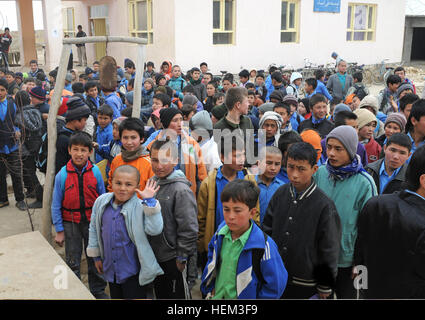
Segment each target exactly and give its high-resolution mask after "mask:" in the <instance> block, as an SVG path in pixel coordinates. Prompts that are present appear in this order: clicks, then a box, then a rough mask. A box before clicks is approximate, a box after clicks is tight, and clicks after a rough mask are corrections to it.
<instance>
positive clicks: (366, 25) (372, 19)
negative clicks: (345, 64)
mask: <svg viewBox="0 0 425 320" xmlns="http://www.w3.org/2000/svg"><path fill="white" fill-rule="evenodd" d="M375 30H376V5H375V4H359V3H349V4H348V16H347V41H374V40H375Z"/></svg>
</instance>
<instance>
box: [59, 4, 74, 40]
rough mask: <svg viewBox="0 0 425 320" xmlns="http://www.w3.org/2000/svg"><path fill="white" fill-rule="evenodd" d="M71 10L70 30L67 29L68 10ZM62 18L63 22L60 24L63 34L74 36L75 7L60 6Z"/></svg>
mask: <svg viewBox="0 0 425 320" xmlns="http://www.w3.org/2000/svg"><path fill="white" fill-rule="evenodd" d="M70 9H71V11H72V30H68V29H67V28H68V10H70ZM62 18H63V21H64V22H65V23H64V24H63V25H62V26H63V28H62V29H63V30H62V32H63V35H64V36H66V35H68V36H69V37H70V38H75V37H76V35H77V31H75V29H76V28H75V8H74V7H67V8H62Z"/></svg>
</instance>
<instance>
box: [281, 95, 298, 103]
mask: <svg viewBox="0 0 425 320" xmlns="http://www.w3.org/2000/svg"><path fill="white" fill-rule="evenodd" d="M282 102H284V103H287V104H295V105H298V99H297V97H295V96H294V95H292V94H287V95H286V96H285V97H284V98H283V100H282Z"/></svg>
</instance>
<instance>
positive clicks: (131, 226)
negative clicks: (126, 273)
mask: <svg viewBox="0 0 425 320" xmlns="http://www.w3.org/2000/svg"><path fill="white" fill-rule="evenodd" d="M113 196H114V194H113V193H105V194H103V195H101V196H100V197H99V198H97V199H96V202H95V203H94V205H93V211H92V216H91V221H90V226H89V244H88V246H87V249H86V252H87V256H89V257H92V258H96V257H100V258H101V259H102V260H103V259H104V253H103V241H102V216H103V213H104V212H105V209H106V207H107V205H108V204H109V203H110V202H111V200H112V198H113ZM121 214H122V215H123V216H124V220H125V226H126V230H127V232H128V235H129V237H130V239H131V241H132V242H133V243H134V244H135V246H136V249H137V256H138V257H139V262H140V272H139V284H140V285H141V286H144V285H146V284H148V283H151V282H152V281H153V280H155V278H156V277H157V276H159V275H162V274H164V271H163V270H162V269H161V267H160V266H159V264H158V262H157V260H156V258H155V255H154V253H153V251H152V248H151V246H150V245H149V242H148V239H147V235H152V236H154V235H157V234H160V233H161V231H162V228H163V221H162V216H161V205H160V204H159V203H158V202H157V204H156V206H155V207H148V206H146V205H145V204H142V201H141V200H140V199H138V198H137V196H136V194H134V195H133V196H132V197H131V198H130V199H129V200H128V201H127V202H126V203H124V205H123V206H122V208H121Z"/></svg>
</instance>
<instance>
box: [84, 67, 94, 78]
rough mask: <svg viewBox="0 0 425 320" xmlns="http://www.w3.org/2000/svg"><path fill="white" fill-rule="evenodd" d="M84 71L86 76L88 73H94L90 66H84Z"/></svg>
mask: <svg viewBox="0 0 425 320" xmlns="http://www.w3.org/2000/svg"><path fill="white" fill-rule="evenodd" d="M84 73H85V74H86V75H87V76H88V75H89V74H92V73H94V71H93V69H92V68H90V67H86V69H85V70H84Z"/></svg>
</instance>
